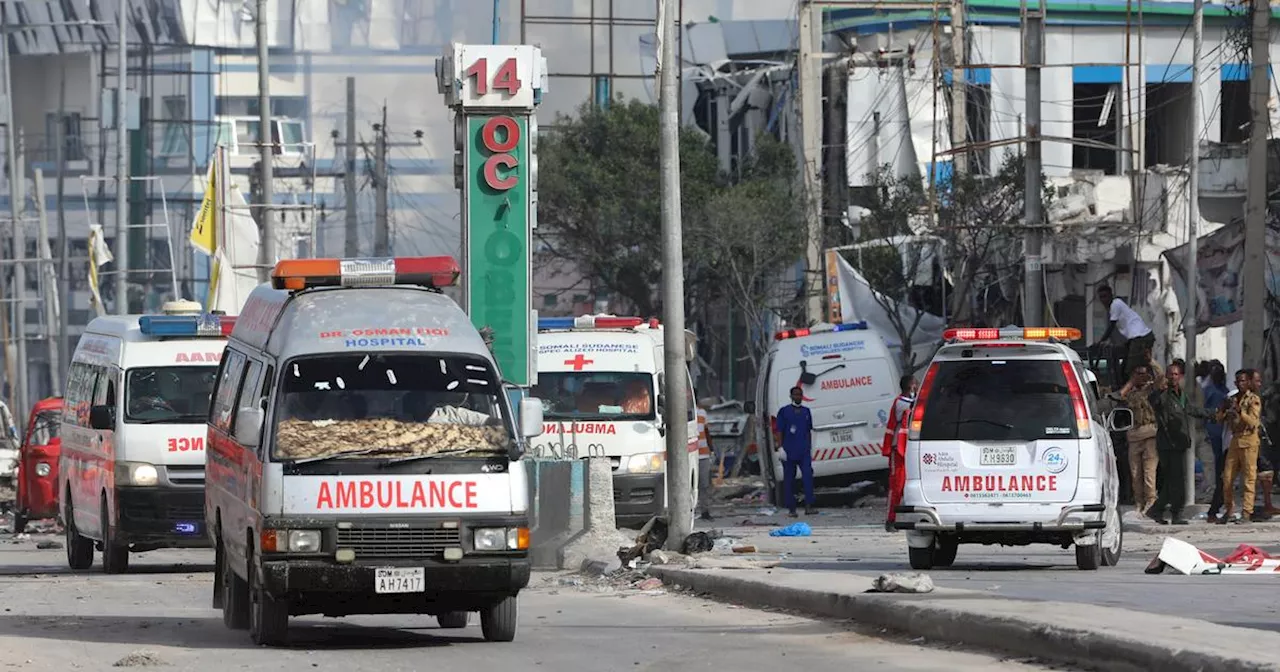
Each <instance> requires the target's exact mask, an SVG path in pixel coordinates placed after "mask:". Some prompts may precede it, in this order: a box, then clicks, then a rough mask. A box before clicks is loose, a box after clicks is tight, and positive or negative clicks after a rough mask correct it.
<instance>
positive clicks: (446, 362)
mask: <svg viewBox="0 0 1280 672" xmlns="http://www.w3.org/2000/svg"><path fill="white" fill-rule="evenodd" d="M280 386H281V392H282V396H281V399H280V403H279V406H278V409H277V411H276V415H277V418H278V419H279V423H278V425H277V427H276V445H275V454H276V457H277V458H281V459H287V460H299V459H315V458H325V457H334V456H338V455H347V456H349V457H355V456H360V455H363V456H368V457H371V458H375V459H385V458H392V459H395V458H397V457H406V458H413V457H427V456H437V455H464V454H465V455H474V456H477V457H480V456H492V455H494V454H504V455H505V454H507V453H508V451H509V450H510V449H511V447H512V444H513V440H512V437H513V433H512V430H511V427H510V423H509V422H508V421H507V418H506V415H505V414H504V413H503V410H502V408H503V407H502V403H501V396H500V395H502V394H503V392H502V386H501V385H500V384H499V381H498V378H497V375H496V374H495V372H494V370H493V367H492V366H491V365H490V364H489V363H488V362H487V361H486V360H484V359H481V358H477V357H465V356H452V357H440V356H434V355H418V354H381V353H358V354H350V355H322V356H314V357H301V358H298V359H295V360H293V361H292V362H290V363H289V364H288V365H287V366H286V367H285V370H284V373H283V376H282V377H281V381H280Z"/></svg>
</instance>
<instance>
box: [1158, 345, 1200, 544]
mask: <svg viewBox="0 0 1280 672" xmlns="http://www.w3.org/2000/svg"><path fill="white" fill-rule="evenodd" d="M1185 367H1186V364H1184V363H1183V362H1182V360H1178V359H1175V360H1174V361H1172V362H1170V363H1169V366H1168V368H1167V369H1166V373H1165V381H1164V383H1163V384H1160V385H1158V386H1157V389H1156V390H1154V391H1152V392H1151V395H1150V397H1149V400H1150V403H1151V408H1152V410H1153V411H1154V412H1155V417H1156V428H1157V433H1156V450H1157V452H1158V453H1159V463H1160V469H1161V470H1163V472H1164V474H1163V478H1162V479H1161V484H1160V496H1159V497H1157V498H1156V502H1155V504H1154V505H1153V506H1152V507H1151V508H1149V509H1146V510H1144V513H1145V515H1146V516H1147V517H1148V518H1151V519H1152V520H1154V521H1156V522H1157V523H1160V524H1161V525H1168V524H1169V521H1170V520H1172V521H1173V524H1174V525H1186V524H1188V523H1187V519H1186V518H1183V517H1182V507H1183V506H1184V505H1185V504H1186V502H1187V493H1186V485H1187V453H1188V452H1190V450H1191V433H1192V432H1194V431H1196V423H1195V422H1194V421H1193V418H1199V419H1202V420H1203V419H1207V418H1209V417H1210V414H1209V412H1208V411H1206V410H1205V409H1204V405H1203V403H1204V402H1203V400H1202V399H1201V397H1200V395H1199V394H1198V393H1193V396H1190V397H1189V396H1188V395H1187V393H1186V391H1185V390H1184V389H1183V387H1184V385H1183V383H1184V380H1185ZM1166 509H1167V510H1168V511H1169V514H1170V516H1169V518H1168V519H1166V518H1165V517H1164V512H1165V510H1166Z"/></svg>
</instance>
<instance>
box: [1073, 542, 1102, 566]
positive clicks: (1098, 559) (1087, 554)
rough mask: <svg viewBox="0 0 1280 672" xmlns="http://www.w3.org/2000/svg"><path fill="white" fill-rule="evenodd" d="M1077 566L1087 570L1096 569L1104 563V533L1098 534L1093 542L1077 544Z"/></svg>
mask: <svg viewBox="0 0 1280 672" xmlns="http://www.w3.org/2000/svg"><path fill="white" fill-rule="evenodd" d="M1075 546H1076V568H1077V569H1082V570H1085V571H1091V570H1095V569H1097V568H1098V567H1100V566H1101V565H1102V534H1101V533H1099V534H1097V535H1096V538H1095V539H1094V541H1093V543H1092V544H1089V545H1088V546H1082V545H1080V544H1076V545H1075Z"/></svg>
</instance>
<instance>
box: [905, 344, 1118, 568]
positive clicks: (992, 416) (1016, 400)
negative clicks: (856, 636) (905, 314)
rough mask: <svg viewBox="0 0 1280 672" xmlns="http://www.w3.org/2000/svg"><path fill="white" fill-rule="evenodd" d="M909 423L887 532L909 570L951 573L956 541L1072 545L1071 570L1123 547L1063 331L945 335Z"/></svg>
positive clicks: (1098, 423)
mask: <svg viewBox="0 0 1280 672" xmlns="http://www.w3.org/2000/svg"><path fill="white" fill-rule="evenodd" d="M943 338H944V339H946V341H947V344H946V345H944V346H943V347H942V349H940V350H939V351H938V354H937V355H935V356H934V358H933V361H932V362H931V363H930V364H929V369H928V371H927V372H926V373H925V376H924V381H923V382H922V383H921V385H920V393H919V395H918V396H917V397H916V402H915V404H914V405H913V406H912V407H911V421H910V424H909V425H908V431H909V439H908V442H907V458H906V464H907V481H906V487H905V489H904V492H903V497H902V504H901V505H899V506H898V508H897V512H896V513H897V520H896V521H895V523H894V527H895V528H896V529H899V530H906V533H907V552H908V558H909V560H910V562H911V566H912V567H913V568H915V569H931V568H933V567H947V566H950V565H951V564H952V563H953V562H955V559H956V553H957V550H958V548H959V546H960V545H961V544H1000V545H1008V546H1023V545H1027V544H1051V545H1054V546H1060V547H1062V548H1071V547H1074V548H1075V556H1076V566H1077V567H1078V568H1079V569H1083V570H1095V569H1097V568H1098V567H1099V566H1114V565H1115V564H1116V563H1117V562H1118V561H1119V560H1120V554H1121V552H1122V550H1123V545H1124V528H1123V526H1122V525H1121V521H1120V506H1119V502H1118V501H1117V495H1118V492H1119V489H1120V479H1119V472H1118V471H1117V465H1116V459H1115V453H1114V451H1113V450H1112V446H1111V434H1110V432H1111V431H1124V430H1126V429H1128V428H1129V427H1130V426H1131V425H1132V423H1133V416H1132V413H1131V412H1130V411H1129V410H1128V409H1124V408H1121V409H1116V410H1113V411H1112V412H1111V413H1110V414H1109V415H1103V412H1102V408H1101V407H1100V404H1099V400H1098V397H1097V395H1096V394H1095V393H1094V389H1093V386H1091V385H1090V384H1089V383H1090V382H1091V376H1090V374H1089V372H1088V370H1087V369H1085V367H1084V362H1082V361H1081V359H1080V356H1079V355H1078V354H1077V353H1076V351H1075V350H1073V349H1071V347H1069V346H1068V344H1067V342H1069V341H1071V340H1075V339H1079V338H1080V331H1079V330H1078V329H1073V328H1062V327H1052V328H1046V327H1027V328H1023V327H1015V328H1004V329H992V328H964V329H948V330H947V331H946V332H945V334H944V336H943Z"/></svg>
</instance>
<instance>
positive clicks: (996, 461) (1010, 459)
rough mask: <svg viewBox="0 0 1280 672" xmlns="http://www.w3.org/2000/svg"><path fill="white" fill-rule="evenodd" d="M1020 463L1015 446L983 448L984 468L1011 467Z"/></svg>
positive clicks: (982, 463) (982, 462)
mask: <svg viewBox="0 0 1280 672" xmlns="http://www.w3.org/2000/svg"><path fill="white" fill-rule="evenodd" d="M1017 463H1018V453H1017V451H1016V450H1015V449H1014V448H1013V446H983V447H982V461H981V462H980V464H981V465H982V466H984V467H1011V466H1013V465H1015V464H1017Z"/></svg>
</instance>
